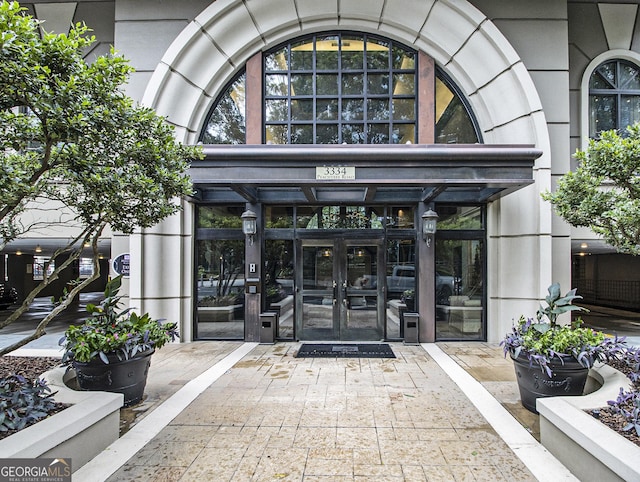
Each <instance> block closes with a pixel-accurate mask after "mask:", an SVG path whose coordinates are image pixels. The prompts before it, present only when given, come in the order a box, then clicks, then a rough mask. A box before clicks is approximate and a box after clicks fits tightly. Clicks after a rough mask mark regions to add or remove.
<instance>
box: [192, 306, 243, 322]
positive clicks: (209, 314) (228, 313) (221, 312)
mask: <svg viewBox="0 0 640 482" xmlns="http://www.w3.org/2000/svg"><path fill="white" fill-rule="evenodd" d="M242 309H243V305H229V306H200V307H198V321H199V322H205V321H209V322H211V321H214V322H220V321H234V319H235V317H234V314H235V313H236V312H240V310H242Z"/></svg>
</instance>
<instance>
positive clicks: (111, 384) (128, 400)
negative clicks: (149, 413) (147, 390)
mask: <svg viewBox="0 0 640 482" xmlns="http://www.w3.org/2000/svg"><path fill="white" fill-rule="evenodd" d="M154 351H155V350H149V351H146V352H144V353H142V354H140V355H137V356H135V357H134V358H130V359H129V360H124V361H120V360H118V357H117V356H116V355H111V354H110V355H108V356H107V357H108V358H109V363H108V364H106V363H103V362H102V361H101V360H100V359H97V360H92V361H90V362H88V363H80V362H74V363H73V367H74V368H75V370H76V377H77V380H78V385H79V386H80V388H81V389H82V390H94V391H104V392H113V393H122V394H123V395H124V406H125V407H128V406H129V405H133V404H136V403H138V402H139V401H140V400H142V396H143V395H144V387H145V385H146V384H147V374H148V373H149V365H150V364H151V355H153V353H154Z"/></svg>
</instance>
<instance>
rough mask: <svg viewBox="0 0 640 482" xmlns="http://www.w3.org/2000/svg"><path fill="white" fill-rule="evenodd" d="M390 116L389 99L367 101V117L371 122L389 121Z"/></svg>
mask: <svg viewBox="0 0 640 482" xmlns="http://www.w3.org/2000/svg"><path fill="white" fill-rule="evenodd" d="M394 102H395V101H394ZM389 114H390V111H389V100H388V99H370V100H368V101H367V117H368V118H369V120H388V119H389Z"/></svg>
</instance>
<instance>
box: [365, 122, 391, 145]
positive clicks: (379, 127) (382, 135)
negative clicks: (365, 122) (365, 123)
mask: <svg viewBox="0 0 640 482" xmlns="http://www.w3.org/2000/svg"><path fill="white" fill-rule="evenodd" d="M367 137H368V139H369V144H389V124H369V127H368V131H367ZM394 144H395V142H394Z"/></svg>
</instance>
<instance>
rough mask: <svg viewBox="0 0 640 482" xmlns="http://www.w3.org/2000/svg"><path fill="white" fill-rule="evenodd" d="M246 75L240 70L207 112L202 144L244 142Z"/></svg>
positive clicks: (201, 138) (201, 137)
mask: <svg viewBox="0 0 640 482" xmlns="http://www.w3.org/2000/svg"><path fill="white" fill-rule="evenodd" d="M245 85H246V75H245V72H244V71H242V73H241V74H240V75H238V76H237V77H236V78H235V80H233V81H232V82H231V84H230V85H229V86H228V87H227V88H226V89H225V90H224V92H223V93H222V94H221V95H220V97H218V100H217V101H216V103H215V104H214V105H213V109H211V111H210V112H209V115H208V116H207V120H206V122H205V125H204V129H203V130H202V132H201V133H200V141H201V142H202V143H204V144H244V143H245V142H246V111H245V96H244V94H245Z"/></svg>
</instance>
